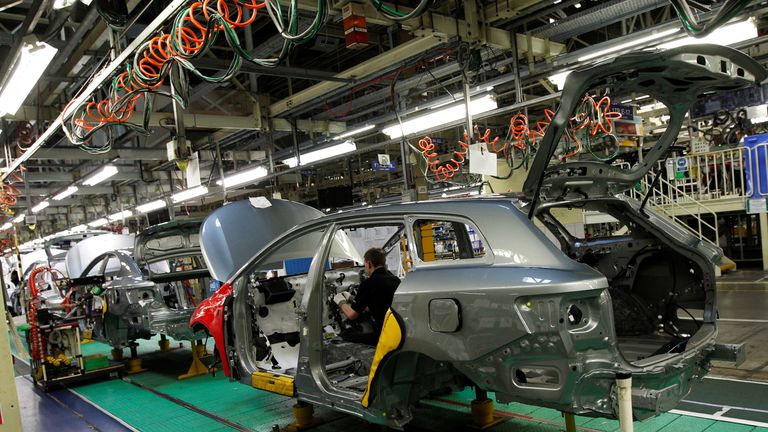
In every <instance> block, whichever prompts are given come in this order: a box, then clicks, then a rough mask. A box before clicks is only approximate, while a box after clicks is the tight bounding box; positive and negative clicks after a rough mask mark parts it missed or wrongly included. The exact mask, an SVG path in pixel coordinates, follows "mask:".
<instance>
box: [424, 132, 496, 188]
mask: <svg viewBox="0 0 768 432" xmlns="http://www.w3.org/2000/svg"><path fill="white" fill-rule="evenodd" d="M475 132H476V133H478V132H477V127H475ZM490 136H491V130H490V129H486V130H485V133H484V134H483V135H482V136H480V137H479V140H482V141H483V142H485V143H486V145H487V146H488V149H493V151H494V152H496V144H497V143H498V142H499V137H496V138H494V139H493V141H491V139H490ZM468 142H469V134H467V133H466V132H464V141H458V143H459V147H460V148H461V149H460V150H456V151H454V152H453V158H451V160H449V161H448V162H445V163H442V164H441V163H440V160H439V159H438V154H437V152H436V151H435V148H436V146H435V144H434V143H433V142H432V138H431V137H429V136H425V137H424V138H422V139H420V140H419V148H420V149H421V154H422V156H423V157H424V160H425V161H426V162H427V167H428V169H429V171H430V172H431V173H432V174H433V175H434V176H435V180H437V181H439V182H445V181H448V180H450V179H452V178H453V177H454V176H455V175H456V173H457V172H459V170H460V169H461V167H462V166H463V165H464V162H465V161H466V159H467V151H468V149H469V144H468ZM502 150H503V148H501V149H499V150H498V151H502Z"/></svg>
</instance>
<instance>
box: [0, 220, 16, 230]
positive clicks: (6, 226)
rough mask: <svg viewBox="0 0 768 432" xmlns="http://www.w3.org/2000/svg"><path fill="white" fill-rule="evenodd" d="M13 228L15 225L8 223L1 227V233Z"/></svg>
mask: <svg viewBox="0 0 768 432" xmlns="http://www.w3.org/2000/svg"><path fill="white" fill-rule="evenodd" d="M11 228H13V224H12V223H10V222H6V223H4V224H3V226H0V231H5V230H9V229H11Z"/></svg>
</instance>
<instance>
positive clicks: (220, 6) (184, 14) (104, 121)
mask: <svg viewBox="0 0 768 432" xmlns="http://www.w3.org/2000/svg"><path fill="white" fill-rule="evenodd" d="M264 8H266V9H267V12H268V13H269V16H270V18H271V20H272V22H273V24H274V25H275V27H276V28H277V29H278V31H279V32H280V34H281V36H282V37H283V38H284V44H283V48H282V50H281V51H280V52H279V54H278V55H277V57H272V58H265V59H262V58H254V57H253V56H251V55H250V53H248V52H247V51H246V50H245V49H243V47H242V46H241V44H240V40H239V37H238V35H237V32H236V31H237V30H238V29H241V28H244V27H246V26H248V25H250V24H251V23H253V22H254V20H255V19H256V16H257V12H258V10H259V9H264ZM317 9H318V12H317V15H316V16H315V19H314V20H313V22H312V24H311V25H310V26H309V27H308V28H306V29H304V30H299V29H298V17H299V13H298V0H292V1H291V4H290V6H289V8H288V11H287V17H286V18H285V19H284V18H283V15H284V14H283V10H282V9H281V6H280V2H279V0H265V1H263V2H259V1H258V0H242V1H241V0H200V1H196V2H194V3H192V4H190V5H189V6H188V7H186V8H185V9H183V10H181V11H180V12H179V13H178V14H177V15H176V18H175V19H174V21H173V25H172V26H171V29H170V32H169V33H161V34H159V35H157V36H155V37H153V38H152V39H150V40H149V41H147V42H146V43H144V44H142V45H141V46H140V47H139V49H138V50H137V51H136V53H135V54H134V56H133V59H132V60H131V61H128V62H127V63H126V64H125V66H124V69H123V71H122V72H121V73H119V74H118V75H116V76H115V77H114V78H113V79H112V83H111V85H110V87H109V89H108V97H106V98H105V99H102V100H100V101H91V102H88V103H85V104H83V105H81V106H79V107H76V108H75V109H74V111H73V114H72V118H71V120H70V122H69V125H67V124H62V126H63V127H62V129H63V130H64V133H65V134H66V135H67V138H68V139H69V140H70V141H71V142H72V143H74V144H77V145H79V146H80V147H81V148H82V149H83V150H86V151H89V152H92V153H103V152H106V151H109V149H110V148H111V141H112V136H111V132H110V131H109V126H114V125H123V126H125V127H127V128H130V129H133V130H135V131H136V132H139V133H142V134H148V133H149V116H150V115H151V113H152V111H153V109H152V106H153V103H154V95H163V96H166V97H171V98H174V99H175V100H176V102H178V103H179V104H180V105H181V106H182V107H184V108H186V105H187V101H186V100H185V98H183V97H180V96H174V95H172V94H170V93H168V92H162V91H160V90H159V87H160V86H161V85H163V84H164V83H165V78H166V77H167V76H168V73H169V70H170V66H171V63H172V62H176V63H178V64H179V65H181V66H182V67H183V69H184V70H185V71H186V72H187V73H192V74H193V75H195V76H196V77H198V78H200V79H202V80H203V81H206V82H212V83H218V82H223V81H226V80H228V79H230V78H232V77H233V76H234V75H235V74H236V73H237V72H238V70H239V69H240V66H241V64H242V61H243V60H246V61H249V62H252V63H255V64H258V65H260V66H265V67H275V66H277V65H278V64H279V63H280V62H281V61H282V60H283V59H284V58H285V57H286V56H287V55H288V54H289V53H290V50H291V48H292V47H293V46H295V45H298V44H303V43H306V42H308V41H310V40H312V38H314V36H315V35H316V34H317V32H318V30H319V29H320V28H321V27H322V25H324V24H325V22H326V21H327V19H328V14H329V5H328V1H327V0H317ZM220 35H223V36H224V38H225V39H226V41H227V43H228V44H229V46H230V47H232V49H233V52H234V55H233V57H232V59H231V61H230V64H229V66H228V67H227V69H226V70H225V71H223V72H222V73H220V74H217V75H207V74H204V73H202V72H200V71H199V70H198V69H197V68H196V67H195V66H194V64H193V63H192V62H191V60H194V59H196V58H199V57H200V56H201V55H203V54H204V53H205V52H206V51H207V50H208V49H209V48H210V46H211V45H212V44H213V42H214V41H215V40H216V38H217V37H219V36H220ZM179 79H180V80H181V81H182V82H179V83H176V82H175V81H174V85H175V86H176V87H177V88H187V87H188V85H187V82H186V80H187V76H186V73H182V74H180V78H179ZM142 96H144V98H143V100H144V109H143V111H144V117H143V120H142V122H141V124H135V123H131V122H130V121H129V120H130V119H131V116H132V115H133V113H134V112H135V111H136V108H137V104H138V103H139V102H140V99H142ZM66 111H67V110H66V109H65V112H66ZM104 128H107V130H106V137H105V138H106V139H105V140H103V141H102V140H100V143H95V142H93V141H92V138H93V137H94V135H95V134H96V133H97V132H98V131H99V130H101V129H104Z"/></svg>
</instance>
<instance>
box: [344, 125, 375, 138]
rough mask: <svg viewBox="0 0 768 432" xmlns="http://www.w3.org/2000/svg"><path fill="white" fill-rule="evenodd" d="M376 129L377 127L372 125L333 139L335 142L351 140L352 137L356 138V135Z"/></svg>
mask: <svg viewBox="0 0 768 432" xmlns="http://www.w3.org/2000/svg"><path fill="white" fill-rule="evenodd" d="M375 127H376V125H372V124H369V125H365V126H363V127H360V128H357V129H352V130H350V131H346V132H344V133H342V134H339V135H336V136H335V137H333V139H335V140H342V139H344V138H349V137H351V136H354V135H357V134H361V133H363V132H366V131H369V130H371V129H373V128H375Z"/></svg>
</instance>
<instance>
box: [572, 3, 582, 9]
mask: <svg viewBox="0 0 768 432" xmlns="http://www.w3.org/2000/svg"><path fill="white" fill-rule="evenodd" d="M573 7H575V8H576V9H579V8H581V3H576V4H575V5H573Z"/></svg>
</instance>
